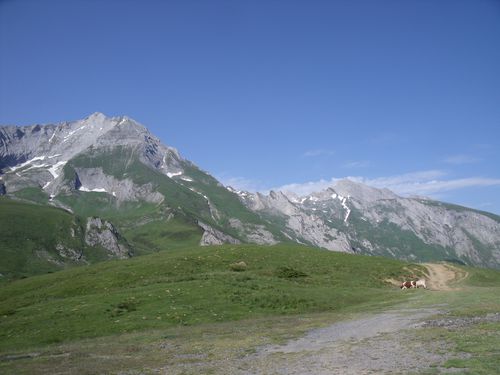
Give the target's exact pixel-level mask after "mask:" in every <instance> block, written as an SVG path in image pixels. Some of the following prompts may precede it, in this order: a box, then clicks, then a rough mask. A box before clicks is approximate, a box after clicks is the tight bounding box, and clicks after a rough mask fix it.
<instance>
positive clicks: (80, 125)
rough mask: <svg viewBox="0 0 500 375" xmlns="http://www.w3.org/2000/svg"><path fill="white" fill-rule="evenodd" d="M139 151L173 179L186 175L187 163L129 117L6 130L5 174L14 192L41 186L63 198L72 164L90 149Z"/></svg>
mask: <svg viewBox="0 0 500 375" xmlns="http://www.w3.org/2000/svg"><path fill="white" fill-rule="evenodd" d="M117 146H127V147H131V148H134V149H135V150H136V151H137V152H138V154H139V157H140V159H141V161H142V162H143V163H145V164H146V165H148V166H150V167H151V168H154V169H156V170H159V171H160V172H161V173H163V174H166V175H167V176H169V177H174V176H177V175H180V174H182V172H183V169H182V165H183V164H184V163H189V162H188V161H186V160H184V159H183V158H182V157H181V156H180V155H179V153H178V152H177V150H176V149H174V148H172V147H167V146H165V145H163V144H162V143H161V142H160V140H159V139H158V138H156V137H154V136H153V135H152V134H151V133H149V132H148V130H147V129H146V128H145V127H144V126H142V125H140V124H139V123H137V122H136V121H134V120H132V119H130V118H128V117H126V116H120V117H106V116H105V115H103V114H102V113H94V114H92V115H90V116H89V117H87V118H85V119H83V120H78V121H73V122H63V123H60V124H54V125H52V124H51V125H43V126H42V125H33V126H20V127H19V126H3V127H0V175H2V177H3V180H4V183H5V186H6V188H7V190H8V191H11V192H12V191H16V190H19V189H22V188H24V187H28V186H39V187H42V188H43V189H44V190H46V191H47V193H49V194H57V192H58V191H59V190H60V188H61V186H60V183H61V181H62V176H61V174H62V170H63V168H64V166H65V165H66V163H67V162H68V161H69V160H71V159H72V158H74V157H75V156H77V155H79V154H81V153H83V152H85V151H86V150H88V149H89V148H90V147H92V148H94V149H96V148H97V149H99V148H102V149H109V148H114V147H117Z"/></svg>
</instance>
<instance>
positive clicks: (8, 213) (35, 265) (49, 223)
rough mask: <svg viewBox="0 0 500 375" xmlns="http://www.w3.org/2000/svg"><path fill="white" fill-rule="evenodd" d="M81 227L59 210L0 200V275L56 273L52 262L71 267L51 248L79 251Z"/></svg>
mask: <svg viewBox="0 0 500 375" xmlns="http://www.w3.org/2000/svg"><path fill="white" fill-rule="evenodd" d="M81 225H82V224H81V222H80V221H79V220H78V218H76V217H74V216H73V215H71V214H69V213H67V212H65V211H63V210H60V209H57V208H53V207H47V206H40V205H35V204H31V203H23V202H18V201H13V200H10V199H7V198H0V256H1V262H0V273H2V275H3V277H4V278H11V277H25V276H29V275H32V274H35V273H44V272H50V271H55V270H58V269H60V268H61V265H58V264H57V263H56V262H67V263H68V264H70V263H72V262H70V261H67V260H65V259H62V258H61V256H60V255H59V254H58V253H57V252H56V251H55V248H56V246H57V245H58V244H62V245H64V246H66V247H69V248H72V249H77V250H79V251H81V250H83V249H84V248H85V246H84V244H83V238H82V232H83V229H82V226H81ZM72 233H73V234H74V235H72Z"/></svg>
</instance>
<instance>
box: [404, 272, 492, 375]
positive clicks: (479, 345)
mask: <svg viewBox="0 0 500 375" xmlns="http://www.w3.org/2000/svg"><path fill="white" fill-rule="evenodd" d="M460 268H461V269H463V270H465V271H467V272H468V274H469V276H468V278H467V279H466V280H464V281H463V282H462V283H461V285H459V286H460V289H459V290H454V291H450V292H435V293H426V294H422V295H419V298H418V299H416V300H415V301H413V302H412V306H411V307H416V306H417V307H418V306H422V305H424V306H425V305H438V306H445V307H444V308H445V309H446V310H448V313H447V314H446V315H443V316H441V317H438V318H441V319H447V320H450V321H452V320H453V319H456V318H458V319H460V318H464V317H465V318H468V317H486V316H488V314H496V313H499V312H500V298H499V297H498V296H499V295H500V272H499V271H497V270H491V269H482V268H470V267H460ZM419 337H420V339H421V340H422V342H423V345H425V344H424V343H425V341H436V340H437V341H445V342H447V343H448V344H449V345H450V348H449V349H448V350H451V351H452V352H453V353H455V358H453V359H450V360H448V361H447V362H445V363H444V365H443V366H444V367H446V368H459V369H462V371H463V372H460V373H463V374H469V375H473V374H474V375H475V374H484V375H490V374H497V373H498V369H499V368H500V322H482V323H481V322H480V323H476V324H468V325H465V326H463V327H459V328H457V327H455V328H453V329H449V328H426V329H424V330H421V331H419ZM464 356H465V358H464Z"/></svg>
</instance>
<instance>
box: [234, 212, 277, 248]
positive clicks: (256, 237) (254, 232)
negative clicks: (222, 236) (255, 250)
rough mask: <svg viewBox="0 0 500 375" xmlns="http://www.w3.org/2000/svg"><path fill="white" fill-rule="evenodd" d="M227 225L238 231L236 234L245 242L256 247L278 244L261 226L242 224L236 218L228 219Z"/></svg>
mask: <svg viewBox="0 0 500 375" xmlns="http://www.w3.org/2000/svg"><path fill="white" fill-rule="evenodd" d="M229 225H230V226H231V227H233V228H234V229H236V230H238V233H239V234H240V235H241V236H242V237H243V238H244V239H246V242H250V243H256V244H258V245H275V244H277V243H278V241H277V240H276V239H275V238H274V236H273V234H272V233H271V232H269V231H268V230H267V229H266V228H265V227H264V226H263V225H257V224H250V223H243V222H242V221H241V220H239V219H236V218H231V219H229Z"/></svg>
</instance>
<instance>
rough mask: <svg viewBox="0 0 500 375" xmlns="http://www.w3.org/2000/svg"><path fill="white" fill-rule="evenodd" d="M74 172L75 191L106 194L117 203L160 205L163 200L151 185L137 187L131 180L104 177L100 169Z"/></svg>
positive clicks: (77, 169)
mask: <svg viewBox="0 0 500 375" xmlns="http://www.w3.org/2000/svg"><path fill="white" fill-rule="evenodd" d="M75 171H76V176H75V188H76V190H80V191H94V192H103V193H108V194H111V195H113V196H114V197H115V198H116V199H117V200H118V201H119V202H125V201H138V200H144V201H146V202H151V203H161V202H162V201H163V199H164V197H163V195H161V194H160V193H158V192H156V191H154V190H153V186H152V184H151V183H148V184H144V185H141V186H139V185H136V184H134V183H133V182H132V180H131V179H127V178H126V179H123V180H118V179H116V178H114V177H113V176H108V175H106V174H105V173H104V171H103V170H102V168H75Z"/></svg>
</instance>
